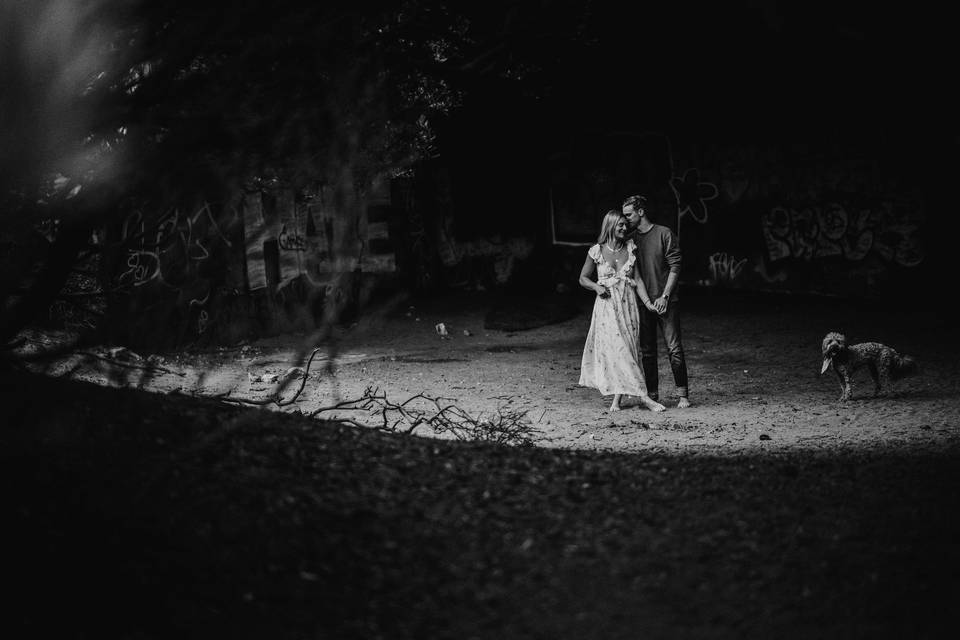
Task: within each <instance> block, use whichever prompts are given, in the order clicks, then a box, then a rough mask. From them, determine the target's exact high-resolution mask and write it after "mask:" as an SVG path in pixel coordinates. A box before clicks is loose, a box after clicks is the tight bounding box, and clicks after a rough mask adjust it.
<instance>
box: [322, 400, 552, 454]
mask: <svg viewBox="0 0 960 640" xmlns="http://www.w3.org/2000/svg"><path fill="white" fill-rule="evenodd" d="M508 400H509V399H508ZM452 402H453V401H452V399H450V398H443V397H432V396H429V395H427V394H425V393H423V392H421V393H418V394H416V395H414V396H411V397H410V398H408V399H407V400H404V401H403V402H399V403H398V402H393V401H391V400H390V399H389V398H387V395H386V393H385V392H383V391H381V390H380V389H379V388H373V387H367V388H366V390H365V391H364V392H363V395H362V396H361V397H360V398H357V399H355V400H345V401H342V402H338V403H336V404H334V405H331V406H328V407H320V408H319V409H316V410H315V411H313V412H312V413H310V415H311V416H312V417H316V416H318V415H320V414H322V413H331V412H335V411H365V412H367V414H368V415H369V416H370V418H371V419H372V421H373V424H364V423H362V422H358V421H356V420H352V419H342V418H340V421H342V422H347V423H350V424H354V425H357V426H366V427H375V428H377V429H380V430H382V431H390V432H395V433H396V432H400V433H413V431H414V430H415V429H416V428H417V427H419V426H421V425H426V426H427V427H430V428H431V429H433V431H434V432H435V433H437V434H449V435H451V436H453V437H454V438H456V439H457V440H471V441H481V442H492V443H495V444H504V445H514V446H530V445H532V444H533V443H534V442H535V441H536V439H537V435H538V434H539V433H540V431H539V430H538V429H536V428H535V427H534V426H533V424H532V423H531V422H530V421H529V420H527V413H528V412H529V410H528V409H513V408H509V407H507V406H506V402H505V403H504V404H502V405H501V406H499V407H498V408H497V411H496V413H495V414H494V415H492V416H489V417H484V416H482V415H481V416H477V417H474V416H471V415H470V414H469V413H467V412H466V411H464V410H463V409H462V408H460V407H458V406H457V405H455V404H452Z"/></svg>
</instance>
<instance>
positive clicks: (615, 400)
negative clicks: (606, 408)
mask: <svg viewBox="0 0 960 640" xmlns="http://www.w3.org/2000/svg"><path fill="white" fill-rule="evenodd" d="M610 411H620V396H619V395H615V396H613V404H611V405H610Z"/></svg>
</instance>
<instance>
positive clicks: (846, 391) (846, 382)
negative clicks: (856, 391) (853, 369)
mask: <svg viewBox="0 0 960 640" xmlns="http://www.w3.org/2000/svg"><path fill="white" fill-rule="evenodd" d="M840 388H841V393H840V400H849V399H850V396H851V395H853V380H851V379H850V372H849V371H847V369H844V370H843V371H842V372H841V373H840Z"/></svg>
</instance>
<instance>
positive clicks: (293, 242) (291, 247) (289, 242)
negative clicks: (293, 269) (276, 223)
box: [277, 223, 307, 251]
mask: <svg viewBox="0 0 960 640" xmlns="http://www.w3.org/2000/svg"><path fill="white" fill-rule="evenodd" d="M277 244H279V245H280V248H281V249H283V250H284V251H306V250H307V239H306V238H304V237H303V236H301V235H300V234H298V233H297V232H296V231H289V230H288V229H287V225H286V223H284V224H283V226H281V227H280V234H279V235H278V237H277Z"/></svg>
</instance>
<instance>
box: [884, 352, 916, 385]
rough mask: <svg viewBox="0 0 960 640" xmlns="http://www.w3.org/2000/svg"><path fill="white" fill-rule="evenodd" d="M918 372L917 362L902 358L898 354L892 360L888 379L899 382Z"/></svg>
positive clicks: (909, 358) (908, 357) (906, 357)
mask: <svg viewBox="0 0 960 640" xmlns="http://www.w3.org/2000/svg"><path fill="white" fill-rule="evenodd" d="M919 370H920V367H919V365H918V364H917V361H916V360H915V359H914V358H911V357H910V356H902V355H900V354H899V353H898V354H897V355H896V356H895V357H894V359H893V367H892V368H891V370H890V379H891V380H899V379H900V378H904V377H906V376H909V375H912V374H914V373H917V372H918V371H919Z"/></svg>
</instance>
